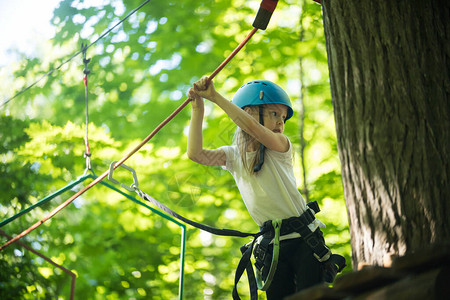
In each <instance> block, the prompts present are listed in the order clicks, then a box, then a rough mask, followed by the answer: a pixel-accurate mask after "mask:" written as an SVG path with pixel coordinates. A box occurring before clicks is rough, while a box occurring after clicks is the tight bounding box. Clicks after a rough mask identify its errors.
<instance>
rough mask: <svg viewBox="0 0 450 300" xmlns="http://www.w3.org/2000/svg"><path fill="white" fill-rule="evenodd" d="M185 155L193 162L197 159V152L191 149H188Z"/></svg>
mask: <svg viewBox="0 0 450 300" xmlns="http://www.w3.org/2000/svg"><path fill="white" fill-rule="evenodd" d="M187 156H188V158H189V159H190V160H192V161H193V162H196V163H198V161H199V159H198V153H195V152H192V151H188V152H187Z"/></svg>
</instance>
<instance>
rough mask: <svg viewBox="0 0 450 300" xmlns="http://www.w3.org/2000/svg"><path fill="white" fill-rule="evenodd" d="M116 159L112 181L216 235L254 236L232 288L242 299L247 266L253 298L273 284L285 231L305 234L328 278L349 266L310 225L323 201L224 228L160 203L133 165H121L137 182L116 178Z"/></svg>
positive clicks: (112, 164)
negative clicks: (251, 225) (253, 225)
mask: <svg viewBox="0 0 450 300" xmlns="http://www.w3.org/2000/svg"><path fill="white" fill-rule="evenodd" d="M116 163H117V162H116V161H113V162H111V165H110V169H109V174H108V179H109V180H110V181H111V182H113V183H115V184H119V185H120V186H121V187H123V188H125V189H126V190H128V191H130V192H136V193H137V194H138V195H139V196H140V197H141V198H142V199H144V200H147V201H149V202H151V203H152V204H154V205H155V206H157V207H158V208H160V209H161V210H163V211H164V212H166V213H168V214H169V215H171V216H173V217H175V218H177V219H179V220H181V221H183V222H185V223H187V224H189V225H191V226H194V227H196V228H198V229H201V230H204V231H207V232H209V233H212V234H215V235H221V236H236V237H248V236H252V237H253V240H252V241H251V242H250V243H248V244H246V245H244V246H242V247H241V249H240V250H241V252H242V258H241V260H240V261H239V264H238V266H237V269H236V273H235V279H234V288H233V292H232V295H233V299H234V300H238V299H240V297H239V295H238V292H237V284H238V283H239V280H240V278H241V277H242V274H243V273H244V270H245V271H246V272H247V277H248V282H249V287H250V296H251V300H256V299H257V298H258V292H257V290H258V289H260V290H263V291H266V290H267V289H268V288H269V286H270V283H271V281H272V279H273V275H274V274H275V270H276V267H277V264H278V254H279V248H280V247H279V246H280V237H281V236H282V235H286V234H290V233H293V232H297V233H299V234H300V235H301V238H303V239H304V240H305V242H306V244H307V245H308V246H309V247H310V248H311V250H312V251H313V253H314V256H315V257H316V259H317V260H319V261H320V262H321V263H322V264H323V266H324V275H323V280H324V281H325V282H329V283H331V282H333V281H334V278H335V277H336V274H337V273H339V272H341V271H342V270H343V269H344V267H345V266H346V264H345V258H344V257H343V256H341V255H338V254H332V253H331V250H330V249H329V248H328V247H327V246H326V245H325V243H324V240H323V238H322V237H321V236H319V235H318V234H317V231H314V232H313V231H311V229H310V228H309V227H308V225H309V224H311V223H312V222H313V221H314V220H315V214H316V213H318V212H319V211H320V209H319V205H318V204H317V202H316V201H314V202H310V203H308V204H307V207H308V208H307V209H306V211H305V212H304V213H303V214H302V215H300V216H298V217H291V218H288V219H283V220H281V219H277V220H270V221H266V222H265V223H264V224H263V226H262V227H261V228H260V231H259V232H258V233H248V232H242V231H238V230H233V229H220V228H215V227H211V226H208V225H204V224H201V223H197V222H195V221H192V220H189V219H187V218H185V217H183V216H181V215H179V214H178V213H176V212H174V211H173V210H171V209H170V208H168V207H167V206H165V205H164V204H162V203H160V202H159V201H158V200H156V199H154V198H153V197H151V196H149V195H148V194H146V193H144V192H143V191H142V190H140V189H139V184H138V179H137V176H136V172H135V171H134V170H133V169H132V168H130V167H128V166H126V165H124V164H122V165H120V166H121V167H123V168H125V169H127V170H128V171H130V172H131V173H132V175H133V183H132V184H131V185H130V186H127V185H125V184H123V183H120V182H119V181H117V180H115V179H114V178H113V173H114V166H115V164H116ZM272 242H273V250H272V252H270V251H269V245H270V243H272ZM252 254H253V255H254V257H255V267H256V276H255V272H254V270H253V266H252V263H251V255H252Z"/></svg>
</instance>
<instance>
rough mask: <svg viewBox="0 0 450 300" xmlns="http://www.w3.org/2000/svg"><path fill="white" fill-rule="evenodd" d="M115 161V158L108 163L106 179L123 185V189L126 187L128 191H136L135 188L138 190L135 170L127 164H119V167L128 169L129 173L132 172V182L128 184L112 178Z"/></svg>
mask: <svg viewBox="0 0 450 300" xmlns="http://www.w3.org/2000/svg"><path fill="white" fill-rule="evenodd" d="M116 163H117V160H115V161H113V162H111V164H110V165H109V174H108V180H109V181H111V182H112V183H114V184H119V185H120V186H121V187H123V188H124V189H126V190H127V191H129V192H136V190H139V184H138V179H137V176H136V171H134V170H133V169H132V168H130V167H129V166H127V165H124V164H121V165H120V167H123V168H125V169H127V170H128V171H130V172H131V174H133V183H132V184H131V185H130V186H128V185H126V184H123V183H120V182H119V181H117V180H115V179H114V178H113V172H114V166H115V165H116Z"/></svg>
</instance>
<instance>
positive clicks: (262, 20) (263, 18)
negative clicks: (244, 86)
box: [0, 0, 278, 251]
mask: <svg viewBox="0 0 450 300" xmlns="http://www.w3.org/2000/svg"><path fill="white" fill-rule="evenodd" d="M147 2H148V1H146V2H145V3H147ZM267 2H274V3H275V5H265V6H264V7H263V3H267ZM277 2H278V0H263V1H262V3H261V6H260V8H259V10H258V13H257V15H256V18H255V21H254V22H253V26H259V27H261V28H264V29H265V27H267V24H268V23H269V21H270V17H271V16H272V12H273V10H274V9H275V7H276V3H277ZM145 3H144V4H145ZM142 5H143V4H142ZM142 5H141V6H140V7H142ZM140 7H139V8H140ZM136 10H137V9H136ZM270 10H271V11H270ZM127 17H128V16H127ZM125 19H126V18H125ZM259 27H254V28H253V29H252V30H251V31H250V33H249V34H248V35H247V36H246V37H245V39H244V40H243V41H242V42H241V43H240V44H239V45H238V46H237V47H236V48H235V49H234V50H233V52H231V53H230V55H229V56H228V57H227V58H226V59H225V60H224V61H223V62H222V63H221V64H220V65H219V67H217V69H216V70H214V72H213V73H212V74H211V75H210V76H209V77H208V80H207V81H208V83H209V82H211V81H212V80H213V78H214V77H215V76H216V75H217V74H218V73H219V72H220V71H221V70H222V69H223V68H224V67H225V66H226V65H227V64H228V63H229V62H230V61H231V59H233V57H234V56H235V55H236V54H237V53H238V52H239V51H240V50H241V49H242V48H243V47H244V45H245V44H246V43H247V42H248V41H249V40H250V39H251V37H252V36H253V35H254V34H255V33H256V32H257V31H258V29H260V28H259ZM111 30H112V29H111ZM92 44H93V43H91V44H90V45H89V46H86V49H87V48H89V47H90V46H91V45H92ZM81 52H82V51H81V50H80V51H79V52H78V53H81ZM78 53H77V54H78ZM191 100H192V99H190V98H188V99H186V100H185V101H184V102H183V103H182V104H181V105H180V106H179V107H178V108H177V109H176V110H175V111H174V112H173V113H172V114H170V115H169V116H168V117H167V118H166V119H165V120H164V121H163V122H161V124H159V125H158V126H157V127H156V128H155V129H154V130H153V131H152V132H151V133H150V134H149V135H148V136H147V137H146V138H145V139H144V140H143V141H142V142H141V143H139V144H138V145H137V146H136V147H135V148H133V149H132V150H131V151H130V152H129V153H127V154H126V155H125V156H124V157H123V158H122V159H121V160H119V161H118V162H117V163H116V164H115V165H114V169H116V168H117V167H119V166H120V165H122V164H123V163H124V162H125V161H126V160H127V159H128V158H130V157H131V156H132V155H133V154H134V153H136V152H137V151H138V150H139V149H141V148H142V147H143V146H144V145H145V144H146V143H147V142H148V141H149V140H150V139H152V138H153V136H155V135H156V134H157V133H158V132H159V131H160V130H161V129H162V128H163V127H164V126H165V125H166V124H167V123H169V122H170V121H171V120H172V119H173V118H174V117H175V116H176V115H177V114H178V113H179V112H180V111H181V110H183V109H184V108H185V107H186V106H187V105H188V104H189V102H190V101H191ZM108 174H109V169H108V170H107V171H105V172H104V173H103V174H102V175H100V176H99V177H97V179H95V180H94V181H92V182H91V183H90V184H88V185H87V186H85V187H84V188H83V189H81V190H80V191H78V192H77V193H75V194H74V195H73V196H72V197H70V198H69V199H67V200H66V201H64V202H63V203H61V204H60V205H59V206H58V207H56V208H55V209H54V210H52V211H51V212H50V213H49V214H47V215H46V216H45V217H44V218H43V219H41V220H40V221H38V222H36V223H35V224H33V225H31V226H30V227H29V228H27V229H25V230H24V231H22V232H21V233H20V234H18V235H17V236H15V237H14V238H13V239H11V240H9V241H7V242H6V243H5V244H3V245H2V246H1V247H0V251H1V250H3V249H5V248H6V247H8V246H9V245H11V244H12V243H14V242H15V241H17V240H19V239H21V238H22V237H24V236H25V235H27V234H28V233H30V232H31V231H33V230H34V229H36V228H38V227H39V226H40V225H42V224H43V223H44V222H46V221H47V220H48V219H50V218H52V217H53V216H54V215H56V214H57V213H58V212H59V211H60V210H62V209H63V208H65V207H66V206H67V205H69V204H70V203H72V201H74V200H75V199H76V198H78V197H79V196H80V195H82V194H84V193H85V192H86V191H87V190H89V189H90V188H92V187H93V186H94V185H96V184H97V183H99V182H100V181H101V180H103V179H104V178H105V177H106V176H108Z"/></svg>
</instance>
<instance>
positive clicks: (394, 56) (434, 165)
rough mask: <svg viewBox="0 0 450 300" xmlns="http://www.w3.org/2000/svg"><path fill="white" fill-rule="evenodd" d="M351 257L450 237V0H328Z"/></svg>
mask: <svg viewBox="0 0 450 300" xmlns="http://www.w3.org/2000/svg"><path fill="white" fill-rule="evenodd" d="M322 5H323V17H324V29H325V37H326V43H327V55H328V63H329V69H330V85H331V92H332V102H333V107H334V114H335V121H336V130H337V139H338V151H339V157H340V160H341V164H342V180H343V185H344V193H345V199H346V205H347V209H348V217H349V225H350V235H351V245H352V256H353V258H352V259H353V266H354V268H356V267H357V266H358V264H361V263H364V264H371V265H385V266H386V265H389V258H390V255H404V254H405V253H406V252H407V251H410V250H411V251H412V250H414V249H418V248H420V247H421V246H424V245H427V244H429V243H435V242H439V241H442V240H447V241H448V240H449V239H450V205H449V198H450V187H449V186H450V185H449V171H450V158H449V157H450V155H449V150H450V103H449V94H450V78H449V74H450V21H449V17H450V1H447V0H438V1H431V0H428V1H427V0H425V1H424V0H410V1H407V0H399V1H388V0H382V1H372V0H360V1H350V0H339V1H337V0H324V1H322Z"/></svg>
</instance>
